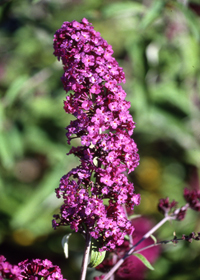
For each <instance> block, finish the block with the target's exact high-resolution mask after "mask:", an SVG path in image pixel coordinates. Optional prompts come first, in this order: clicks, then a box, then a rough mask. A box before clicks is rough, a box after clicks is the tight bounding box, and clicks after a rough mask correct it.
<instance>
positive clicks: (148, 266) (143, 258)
mask: <svg viewBox="0 0 200 280" xmlns="http://www.w3.org/2000/svg"><path fill="white" fill-rule="evenodd" d="M134 256H136V257H137V258H138V259H139V260H140V261H141V262H142V263H143V264H144V265H145V266H146V267H147V268H149V269H150V270H154V268H153V266H152V265H151V264H150V262H149V261H148V260H147V259H146V258H145V257H144V256H143V255H141V254H138V253H136V254H134Z"/></svg>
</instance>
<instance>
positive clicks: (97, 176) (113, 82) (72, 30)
mask: <svg viewBox="0 0 200 280" xmlns="http://www.w3.org/2000/svg"><path fill="white" fill-rule="evenodd" d="M112 54H113V50H112V47H111V45H109V44H108V43H107V42H106V41H105V40H104V39H103V38H102V37H101V36H100V33H99V32H96V31H95V30H94V28H93V26H92V25H91V24H90V23H89V22H88V20H87V19H85V18H84V19H83V20H82V21H81V22H77V21H75V20H74V21H72V22H64V23H63V25H62V27H61V28H60V29H59V30H57V31H56V33H55V36H54V55H55V56H56V57H57V59H58V60H61V61H62V63H63V66H64V67H63V68H64V74H63V76H62V78H61V79H62V83H63V86H64V89H65V91H66V92H67V93H68V95H67V96H66V100H65V101H64V109H65V111H66V113H68V114H72V115H73V116H74V117H75V119H74V120H72V121H71V122H70V124H69V125H68V126H67V128H66V131H67V133H66V136H67V141H68V144H71V142H72V140H73V139H78V141H79V142H78V143H79V145H78V146H76V147H72V148H71V150H70V152H69V154H73V155H75V156H76V157H78V158H79V160H80V164H79V166H77V167H76V168H73V169H72V170H71V171H70V172H69V173H67V174H66V175H64V176H63V177H62V178H61V180H60V184H59V187H58V188H57V189H56V196H57V198H62V201H63V204H62V206H61V207H60V213H59V214H56V215H54V219H53V228H54V229H56V228H58V227H60V226H70V228H71V229H72V230H74V231H75V232H79V233H81V234H82V235H84V237H85V243H86V246H85V252H84V256H83V262H82V271H81V277H80V279H82V280H84V279H85V278H86V270H87V266H88V262H89V256H90V266H97V269H98V270H99V271H102V272H104V274H103V275H102V276H100V277H95V279H96V280H97V279H104V280H106V279H109V278H110V277H112V279H133V277H134V276H133V274H131V269H132V268H131V267H133V265H131V262H134V259H132V258H131V257H132V254H133V253H134V254H135V253H137V252H139V251H142V250H144V249H147V248H149V247H152V246H154V247H155V246H156V245H158V244H161V243H162V242H160V243H158V242H156V243H153V244H149V243H148V242H147V243H145V239H146V240H147V238H148V237H149V236H151V235H152V234H153V233H154V232H155V231H156V230H157V229H158V228H159V227H160V226H161V225H162V224H164V223H165V222H166V221H168V220H172V219H176V220H183V219H184V217H185V214H186V211H187V209H188V208H189V207H190V208H192V209H193V210H196V211H200V192H199V191H195V190H193V191H190V190H187V189H185V191H184V196H185V199H186V202H187V203H186V205H185V206H183V207H181V208H177V207H176V206H177V202H175V201H172V202H169V199H168V198H166V199H161V200H160V202H159V206H158V208H159V210H160V212H162V213H163V214H164V218H163V219H162V220H161V221H160V222H159V223H158V224H157V225H156V226H154V227H153V228H151V229H149V230H148V231H147V233H145V232H144V233H143V235H140V236H139V235H138V237H137V236H136V237H137V238H133V236H134V226H133V223H132V221H131V220H130V219H129V218H128V215H127V209H129V211H131V210H132V211H133V209H134V206H135V205H138V204H139V203H140V195H139V194H136V193H135V191H134V185H133V183H131V182H129V181H128V179H127V176H126V174H127V173H128V174H129V173H130V172H132V171H134V169H135V168H136V167H137V166H138V164H139V155H138V153H137V152H138V149H137V145H136V144H135V142H134V140H133V139H132V134H133V131H134V128H135V123H134V122H133V119H132V116H131V115H130V113H129V108H130V102H128V101H126V100H125V97H126V93H125V91H124V90H123V88H122V86H121V85H120V83H122V82H123V83H124V82H125V75H124V72H123V69H122V68H121V67H119V65H118V63H117V61H116V60H115V58H114V57H113V56H112ZM76 142H77V141H76ZM136 232H137V231H136ZM181 239H184V240H187V241H191V240H192V239H196V240H199V239H200V233H199V234H197V235H195V234H194V233H191V234H190V235H189V236H185V235H183V236H182V238H181ZM65 240H67V238H66V239H65ZM125 240H126V241H125ZM178 240H179V239H178V238H177V237H174V238H173V240H170V241H172V242H175V243H176V242H177V241H178ZM143 241H144V243H143V244H144V246H143V248H142V247H141V245H140V244H141V242H143ZM66 242H67V241H64V244H65V243H66ZM167 242H169V241H165V243H167ZM139 245H140V247H137V246H139ZM136 247H137V249H136ZM138 248H139V249H138ZM106 251H111V252H112V254H113V255H112V256H113V257H112V259H110V260H108V259H105V260H104V256H105V252H106ZM140 256H141V255H138V254H137V257H139V258H140V260H141V261H142V262H143V263H144V264H146V265H147V266H149V267H150V263H148V261H147V260H146V259H144V257H140ZM128 257H129V258H128ZM127 260H129V261H128V262H127ZM152 260H153V259H152ZM126 263H127V267H125V265H126ZM120 266H122V267H125V268H126V271H127V270H128V271H129V272H130V273H129V274H126V275H124V274H123V273H122V270H121V272H120V269H119V267H120ZM105 267H106V269H105ZM109 269H110V271H109V272H108V273H107V274H105V271H107V270H109ZM141 269H142V268H141ZM123 271H124V269H123ZM120 273H121V274H120ZM114 275H115V276H116V278H113V277H114ZM120 275H121V277H122V278H120ZM117 277H118V278H117ZM0 279H14V280H15V279H19V280H22V279H41V280H46V279H48V280H54V279H61V280H62V279H64V278H63V276H62V274H61V271H60V268H59V267H57V266H55V265H53V264H52V263H51V262H50V261H49V260H40V259H36V260H30V261H29V260H25V261H23V262H21V263H19V264H18V265H14V266H13V265H11V264H9V262H7V261H6V259H5V257H4V256H1V257H0ZM138 279H139V278H138Z"/></svg>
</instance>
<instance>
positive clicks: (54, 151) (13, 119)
mask: <svg viewBox="0 0 200 280" xmlns="http://www.w3.org/2000/svg"><path fill="white" fill-rule="evenodd" d="M83 17H86V18H87V19H88V20H89V21H90V22H91V23H92V24H93V26H94V28H95V30H97V31H99V32H100V33H101V35H102V37H103V38H105V39H106V40H107V41H108V43H109V44H111V45H112V46H113V49H114V56H115V58H116V59H117V61H118V62H119V64H120V66H122V67H123V68H124V71H125V75H126V80H127V82H126V84H125V85H123V88H124V89H125V91H126V92H127V99H128V100H129V101H131V112H132V115H133V119H134V121H135V122H136V129H135V132H134V139H135V141H136V143H137V145H138V148H139V154H140V157H141V161H140V166H139V167H138V168H137V169H136V170H135V172H133V173H132V174H131V175H130V176H129V179H130V180H131V181H133V182H134V184H135V188H136V191H137V192H139V193H141V197H142V200H141V205H140V206H139V207H137V208H136V209H135V212H136V213H137V214H142V215H145V216H146V217H148V218H149V219H151V220H152V221H153V222H154V223H155V222H156V221H159V220H160V219H161V218H162V216H161V215H160V214H159V213H158V211H157V203H158V200H159V198H163V197H166V196H169V197H170V199H175V200H177V201H179V203H180V206H181V205H183V204H184V199H183V196H182V194H183V189H184V187H190V188H199V172H200V63H199V57H200V45H199V44H200V1H199V0H196V1H195V0H192V1H189V0H188V1H187V0H179V1H178V0H177V1H175V0H174V1H173V0H171V1H170V0H168V1H166V0H143V1H139V0H138V1H135V0H132V1H126V0H121V1H116V0H82V1H81V0H43V1H42V0H35V1H34V0H32V1H31V0H29V1H28V0H13V1H12V0H10V1H9V0H1V1H0V55H1V59H0V254H4V255H5V256H6V257H7V259H8V261H10V262H11V263H13V264H14V263H15V264H16V263H17V262H19V261H22V260H24V259H26V258H48V259H51V260H52V262H53V263H54V264H58V265H60V267H61V268H62V271H63V274H64V276H65V277H66V278H68V279H69V280H70V279H78V278H79V273H80V272H79V271H80V265H81V257H82V253H83V250H84V240H83V238H82V236H79V234H74V235H72V236H71V237H70V242H69V249H70V251H69V256H70V258H69V259H68V260H65V258H64V254H63V251H62V247H61V239H62V237H63V235H64V234H66V233H68V232H70V229H68V228H62V229H58V230H56V231H54V230H53V229H52V227H51V220H52V215H53V214H55V213H58V209H59V206H60V203H61V201H59V200H58V199H56V197H55V194H54V189H55V188H56V187H57V186H58V184H59V179H60V177H61V176H62V175H64V174H66V173H67V172H68V171H69V170H70V169H71V168H73V167H75V166H76V165H77V161H76V159H75V158H74V157H73V156H66V153H67V152H68V151H69V149H70V147H69V146H68V144H67V143H66V138H65V127H66V126H67V125H68V124H69V121H70V118H71V116H70V115H67V114H66V113H65V112H64V110H63V108H62V107H63V100H64V99H65V92H64V90H63V88H62V84H61V81H60V77H61V75H62V65H61V63H59V62H57V61H56V59H55V57H54V56H53V54H52V53H53V48H52V41H53V35H54V33H55V31H56V30H57V29H59V28H60V26H61V24H62V23H63V21H72V20H74V19H75V20H77V21H79V20H81V19H82V18H83ZM174 231H175V232H176V235H177V236H178V237H181V236H182V234H183V233H184V234H189V233H190V232H192V231H195V232H198V231H200V213H199V214H198V213H195V212H192V211H191V212H189V213H188V215H187V217H186V219H185V220H184V221H182V222H173V223H169V224H166V225H164V226H163V227H162V228H161V229H160V230H159V231H158V232H157V238H158V240H165V239H171V238H173V232H174ZM154 267H155V271H153V272H152V271H148V272H147V274H146V278H145V279H149V280H150V279H152V280H156V279H162V280H165V279H166V280H167V279H171V280H179V279H180V280H188V279H191V280H197V279H200V244H199V243H198V242H193V243H192V244H188V243H184V242H179V243H178V244H177V245H176V246H174V245H165V246H164V247H162V254H161V256H160V258H159V259H158V261H157V262H156V263H155V264H154ZM93 276H94V271H93V270H92V269H90V270H89V273H88V278H87V279H88V280H90V279H92V278H93Z"/></svg>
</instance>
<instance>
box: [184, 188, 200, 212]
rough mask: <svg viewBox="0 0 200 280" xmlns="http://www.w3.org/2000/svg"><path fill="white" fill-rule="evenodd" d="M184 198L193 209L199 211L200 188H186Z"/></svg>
mask: <svg viewBox="0 0 200 280" xmlns="http://www.w3.org/2000/svg"><path fill="white" fill-rule="evenodd" d="M184 198H185V200H186V201H187V203H188V204H189V207H190V208H191V209H193V210H195V211H197V212H199V211H200V190H188V189H187V188H185V189H184Z"/></svg>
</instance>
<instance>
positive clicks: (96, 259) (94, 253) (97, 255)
mask: <svg viewBox="0 0 200 280" xmlns="http://www.w3.org/2000/svg"><path fill="white" fill-rule="evenodd" d="M105 255H106V251H103V252H99V246H98V242H97V241H96V240H95V239H94V238H92V243H91V256H90V263H89V265H88V266H89V267H96V266H97V265H99V264H100V263H102V261H103V260H104V258H105Z"/></svg>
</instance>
